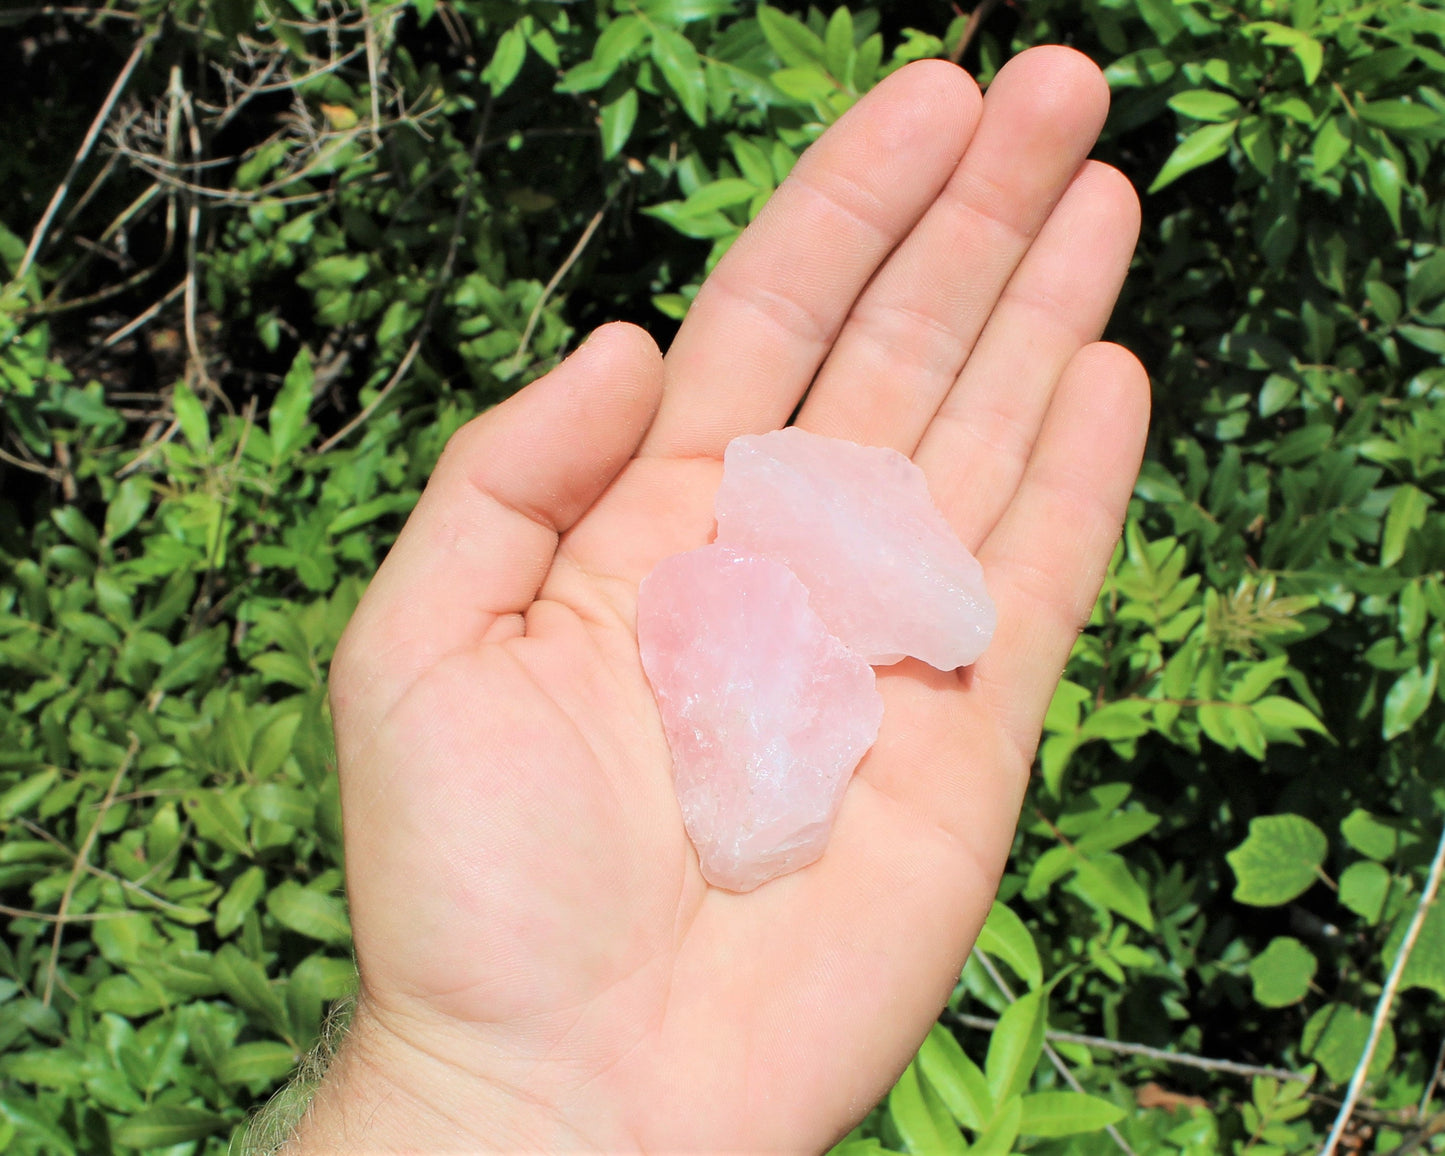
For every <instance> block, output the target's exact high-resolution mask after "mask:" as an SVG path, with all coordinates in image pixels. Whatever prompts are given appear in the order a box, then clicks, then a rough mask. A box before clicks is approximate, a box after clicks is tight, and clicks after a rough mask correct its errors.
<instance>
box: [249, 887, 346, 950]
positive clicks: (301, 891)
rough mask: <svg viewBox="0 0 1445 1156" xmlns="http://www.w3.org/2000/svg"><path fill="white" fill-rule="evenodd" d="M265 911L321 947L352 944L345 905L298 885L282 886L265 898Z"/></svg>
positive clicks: (336, 898)
mask: <svg viewBox="0 0 1445 1156" xmlns="http://www.w3.org/2000/svg"><path fill="white" fill-rule="evenodd" d="M266 910H267V911H269V912H270V913H271V914H272V915H273V916H275V918H276V921H277V922H278V923H280V924H281V925H282V926H284V927H289V928H290V929H291V930H292V931H295V932H299V933H300V934H301V935H306V936H309V937H310V938H312V939H319V940H320V941H321V942H322V943H332V944H337V945H344V944H348V943H350V942H351V921H350V920H349V919H347V917H346V904H345V903H344V902H343V901H342V900H341V898H340V897H339V896H336V895H323V894H321V892H319V891H313V890H312V889H311V888H309V887H303V886H301V884H299V883H291V882H287V883H282V884H281V885H280V886H279V887H277V888H276V889H275V890H274V891H272V892H271V893H270V894H269V895H268V896H266Z"/></svg>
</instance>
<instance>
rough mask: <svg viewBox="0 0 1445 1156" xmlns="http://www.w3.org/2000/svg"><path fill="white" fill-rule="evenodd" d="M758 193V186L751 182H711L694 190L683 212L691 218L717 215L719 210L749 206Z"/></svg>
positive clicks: (737, 179) (728, 178)
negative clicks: (709, 214) (707, 214)
mask: <svg viewBox="0 0 1445 1156" xmlns="http://www.w3.org/2000/svg"><path fill="white" fill-rule="evenodd" d="M757 191H758V190H757V186H755V185H754V184H753V183H752V182H751V181H744V180H741V179H739V178H737V177H724V178H723V179H722V180H720V181H709V182H708V183H707V184H705V185H703V186H701V187H700V188H698V189H696V190H694V191H693V193H692V194H691V195H690V196H689V197H688V198H687V200H685V201H683V203H682V211H683V212H684V213H686V214H687V215H688V216H691V217H699V216H702V215H704V214H706V213H715V212H717V211H718V210H719V209H730V208H732V207H733V206H735V205H745V204H747V203H748V202H749V201H750V200H752V199H753V197H754V195H755V194H756V193H757Z"/></svg>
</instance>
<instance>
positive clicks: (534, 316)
mask: <svg viewBox="0 0 1445 1156" xmlns="http://www.w3.org/2000/svg"><path fill="white" fill-rule="evenodd" d="M616 196H617V193H616V192H615V191H614V192H613V193H612V195H611V196H609V197H608V198H607V201H606V203H605V204H603V206H602V207H601V208H600V209H598V210H597V211H596V212H595V213H593V214H592V219H591V220H590V221H588V222H587V227H586V228H585V229H583V230H582V235H581V236H580V237H578V238H577V243H576V244H575V245H573V246H572V251H571V252H570V253H568V254H567V256H566V258H565V259H564V260H563V262H562V264H560V265H558V266H557V271H556V272H555V273H553V274H552V277H551V279H550V280H549V281H548V282H547V284H546V285H544V286H543V287H542V293H541V295H540V296H539V297H538V298H537V303H536V304H535V305H533V306H532V312H531V313H530V314H529V315H528V316H527V325H526V327H525V328H524V329H523V330H522V340H521V341H519V342H517V352H516V353H514V354H512V358H511V365H510V366H509V369H510V370H512V371H516V370H518V369H520V368H521V366H522V361H523V359H524V358H525V357H526V356H527V347H528V346H529V345H531V344H532V334H533V333H535V332H536V329H537V322H538V320H539V319H540V318H541V316H542V308H543V306H545V305H546V304H547V301H548V299H549V298H550V297H551V296H552V294H553V293H554V292H555V291H556V289H557V286H558V285H560V284H561V283H562V278H563V277H565V276H567V273H568V271H569V270H570V269H571V268H572V266H573V265H575V264H577V262H578V260H579V259H580V258H581V256H582V254H583V252H584V251H585V250H586V248H587V243H588V242H589V241H591V240H592V235H593V234H594V233H596V232H597V227H598V226H599V225H601V224H602V220H603V218H604V217H606V215H607V209H608V206H610V205H611V204H612V201H613V199H614V198H615V197H616Z"/></svg>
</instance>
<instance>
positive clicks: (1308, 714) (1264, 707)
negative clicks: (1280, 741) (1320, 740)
mask: <svg viewBox="0 0 1445 1156" xmlns="http://www.w3.org/2000/svg"><path fill="white" fill-rule="evenodd" d="M1250 709H1251V710H1253V711H1254V713H1255V715H1256V717H1257V718H1258V719H1259V721H1260V722H1261V723H1263V724H1264V725H1265V726H1267V727H1273V728H1275V729H1278V730H1303V731H1314V732H1315V733H1316V734H1322V735H1328V734H1329V733H1330V732H1329V731H1328V730H1326V729H1325V724H1324V723H1322V722H1320V720H1319V719H1317V718H1315V716H1314V713H1313V712H1312V711H1311V710H1310V709H1309V707H1307V706H1305V705H1304V704H1303V703H1298V702H1295V701H1294V699H1292V698H1285V697H1284V696H1283V695H1278V694H1272V695H1268V696H1267V697H1265V698H1262V699H1260V700H1259V701H1258V702H1256V703H1252V704H1251V705H1250Z"/></svg>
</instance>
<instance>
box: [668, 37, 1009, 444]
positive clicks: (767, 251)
mask: <svg viewBox="0 0 1445 1156" xmlns="http://www.w3.org/2000/svg"><path fill="white" fill-rule="evenodd" d="M981 106H982V100H981V98H980V96H979V92H978V87H977V85H975V84H974V82H973V80H972V79H971V78H970V77H969V76H968V74H967V73H965V72H964V71H963V70H962V69H960V68H957V67H956V66H954V65H952V64H949V63H947V62H945V61H940V60H926V61H918V62H917V63H915V64H911V65H909V66H907V67H905V68H902V69H899V71H897V72H895V73H894V74H893V75H892V76H890V77H888V79H886V80H884V81H883V82H882V83H881V84H879V85H878V87H877V88H875V89H873V91H872V92H870V93H869V94H868V95H867V96H865V97H863V99H861V100H860V101H859V102H858V103H857V104H856V105H854V106H853V108H851V109H850V110H849V111H848V112H847V113H845V114H844V115H843V117H842V118H841V119H840V120H839V121H838V122H837V123H836V124H835V125H833V126H832V127H831V128H830V129H829V130H828V131H827V132H825V133H824V134H823V136H822V137H820V138H819V139H818V141H817V142H816V143H815V144H814V145H813V146H812V147H811V148H810V149H808V151H807V152H806V153H804V154H803V157H802V158H801V159H800V160H799V161H798V164H797V166H796V167H795V168H794V169H793V172H792V174H791V175H790V176H789V177H788V179H787V180H786V181H784V182H783V184H782V185H781V186H780V187H779V189H778V191H777V192H776V193H775V194H774V195H773V197H772V199H771V200H770V201H769V202H768V203H767V205H766V206H765V207H764V208H763V211H762V212H761V213H760V214H759V215H758V218H757V220H755V221H754V222H753V223H752V224H751V225H749V226H748V228H747V230H746V231H745V232H744V233H743V235H742V236H741V237H740V238H739V239H738V241H737V243H736V244H735V245H734V246H733V247H732V248H731V249H730V250H729V251H728V253H727V255H726V256H724V257H723V259H722V260H721V261H720V262H719V263H718V266H717V268H716V269H714V270H713V272H712V275H711V276H709V277H708V279H707V281H706V282H705V283H704V284H703V287H702V288H701V289H700V290H699V291H698V295H697V298H696V300H695V301H694V302H693V303H692V308H691V309H689V310H688V314H687V318H686V320H685V321H684V322H683V325H682V328H681V329H680V330H679V331H678V334H677V338H676V339H675V340H674V341H673V344H672V347H671V349H669V350H668V354H667V361H666V369H665V372H666V377H665V388H664V393H663V401H662V407H661V409H660V410H659V412H658V416H657V419H656V421H655V422H654V423H653V426H652V429H651V431H650V432H649V434H648V436H647V439H646V440H645V441H644V442H643V445H642V450H641V452H642V453H644V454H650V455H657V456H666V457H701V456H708V457H721V456H722V452H723V449H724V448H725V447H726V445H727V443H728V442H729V441H730V440H731V439H732V438H734V437H736V436H737V435H739V434H745V433H762V432H766V431H767V430H770V429H777V428H778V427H779V426H781V425H782V424H783V423H784V422H785V421H787V419H788V415H789V414H791V413H792V412H793V410H794V409H795V408H796V407H797V405H798V402H799V401H800V400H801V399H802V396H803V394H804V393H805V392H806V391H807V389H808V386H809V384H810V383H811V382H812V380H813V375H814V374H815V373H816V372H817V370H818V366H819V365H821V364H822V361H823V358H824V356H825V355H826V354H827V352H828V350H829V348H830V347H831V346H832V344H833V339H834V338H835V337H836V336H837V334H838V331H839V330H840V329H841V328H842V325H843V321H844V319H845V318H846V317H847V316H848V313H849V310H851V309H852V307H853V302H854V301H855V300H856V299H857V297H858V294H859V293H861V292H862V290H863V287H864V285H866V284H867V283H868V280H869V278H870V277H872V276H873V274H874V272H875V271H876V270H877V269H878V267H879V266H880V265H881V264H882V263H883V261H884V260H885V259H886V258H887V256H888V254H889V253H891V252H892V251H893V249H894V248H895V247H896V246H897V245H898V243H899V242H900V241H901V240H902V239H903V238H904V237H905V236H907V235H908V233H909V231H910V230H911V229H912V228H913V226H914V224H915V223H916V222H917V221H918V220H919V219H920V218H921V217H922V216H923V214H924V212H925V211H926V210H927V208H928V207H929V206H930V205H931V204H932V203H933V201H934V199H935V198H936V197H937V196H938V194H939V192H940V191H941V190H942V188H943V186H944V185H945V184H946V183H947V181H948V178H949V176H950V175H951V174H952V172H953V170H954V168H955V167H956V166H957V164H958V161H959V159H960V158H961V157H962V156H963V152H964V148H965V147H966V146H967V144H968V141H969V139H970V137H971V136H972V135H973V130H974V127H975V126H976V125H977V123H978V117H979V110H980V108H981Z"/></svg>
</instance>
